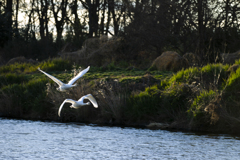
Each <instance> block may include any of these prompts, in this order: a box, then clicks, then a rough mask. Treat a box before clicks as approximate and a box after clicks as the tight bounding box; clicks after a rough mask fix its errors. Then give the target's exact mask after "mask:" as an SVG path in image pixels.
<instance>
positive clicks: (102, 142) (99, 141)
mask: <svg viewBox="0 0 240 160" xmlns="http://www.w3.org/2000/svg"><path fill="white" fill-rule="evenodd" d="M0 126H1V127H0V159H21V160H23V159H111V160H113V159H147V160H150V159H161V160H162V159H182V160H186V159H192V160H196V159H201V160H202V159H216V160H219V159H231V160H239V159H240V138H239V137H234V136H230V135H214V134H209V135H199V134H195V133H183V132H170V131H166V130H149V129H136V128H121V127H100V126H95V125H85V124H78V123H57V122H40V121H26V120H12V119H0Z"/></svg>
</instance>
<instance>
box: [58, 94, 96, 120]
mask: <svg viewBox="0 0 240 160" xmlns="http://www.w3.org/2000/svg"><path fill="white" fill-rule="evenodd" d="M84 99H88V100H89V101H90V102H91V103H92V104H93V106H94V107H95V108H98V104H97V101H96V99H95V98H94V97H93V96H92V95H91V94H88V95H85V96H82V97H81V98H80V99H79V100H78V101H74V100H72V99H65V100H64V101H63V103H62V104H61V106H60V107H59V110H58V116H59V117H60V113H61V110H62V108H63V106H64V104H65V103H72V105H71V106H70V108H75V109H78V108H80V107H81V106H85V105H90V102H87V103H84V102H83V100H84Z"/></svg>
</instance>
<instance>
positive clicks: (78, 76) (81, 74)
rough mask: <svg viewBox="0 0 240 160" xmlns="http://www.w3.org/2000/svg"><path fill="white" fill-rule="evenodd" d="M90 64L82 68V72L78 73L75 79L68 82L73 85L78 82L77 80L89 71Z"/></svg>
mask: <svg viewBox="0 0 240 160" xmlns="http://www.w3.org/2000/svg"><path fill="white" fill-rule="evenodd" d="M89 68H90V66H88V67H87V68H86V69H84V70H82V71H81V72H80V73H78V75H76V76H75V77H74V78H73V79H71V80H70V81H69V82H68V84H70V85H73V83H74V82H76V80H78V79H79V78H81V77H82V76H83V75H84V74H85V73H87V72H88V70H89Z"/></svg>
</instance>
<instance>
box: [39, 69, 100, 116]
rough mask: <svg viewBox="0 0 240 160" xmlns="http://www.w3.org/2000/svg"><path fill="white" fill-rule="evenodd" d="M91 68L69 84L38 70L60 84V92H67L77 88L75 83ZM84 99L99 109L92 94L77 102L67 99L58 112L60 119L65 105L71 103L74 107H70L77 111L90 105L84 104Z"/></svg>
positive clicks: (83, 71) (79, 74)
mask: <svg viewBox="0 0 240 160" xmlns="http://www.w3.org/2000/svg"><path fill="white" fill-rule="evenodd" d="M89 68H90V66H88V67H87V68H86V69H84V70H82V71H81V72H80V73H78V75H76V76H75V77H74V78H73V79H71V80H70V81H69V82H68V83H67V84H65V83H63V82H62V81H60V80H59V79H57V78H56V77H54V76H52V75H50V74H48V73H46V72H44V71H42V70H41V69H40V68H38V70H39V71H40V72H42V73H44V74H45V75H46V76H48V77H49V78H51V79H52V80H53V81H54V82H56V83H57V84H58V86H59V87H58V88H57V90H58V91H61V92H65V91H67V90H68V89H70V88H72V87H75V86H77V84H74V83H75V82H76V81H77V80H78V79H79V78H81V77H82V76H83V75H84V74H85V73H87V72H88V70H89ZM84 99H88V100H89V101H90V102H91V103H92V104H93V106H94V107H95V108H98V104H97V101H96V99H95V98H94V97H93V96H92V95H91V94H87V95H85V96H82V97H81V98H80V99H79V100H78V101H75V100H72V99H65V100H64V101H63V103H62V104H61V106H60V107H59V110H58V115H59V117H60V113H61V110H62V108H63V106H64V104H65V103H71V104H72V105H71V106H70V107H71V108H75V109H78V108H80V107H81V106H84V105H90V102H87V103H84V102H83V100H84Z"/></svg>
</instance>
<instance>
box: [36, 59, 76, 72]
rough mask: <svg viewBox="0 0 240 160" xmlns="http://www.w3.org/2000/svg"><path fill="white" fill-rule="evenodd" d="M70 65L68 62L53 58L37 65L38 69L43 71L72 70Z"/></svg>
mask: <svg viewBox="0 0 240 160" xmlns="http://www.w3.org/2000/svg"><path fill="white" fill-rule="evenodd" d="M72 66H73V65H72V63H70V61H69V60H65V59H62V58H54V59H49V60H47V61H44V62H42V63H40V64H39V67H40V68H41V69H42V70H44V71H65V70H71V69H72Z"/></svg>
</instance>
